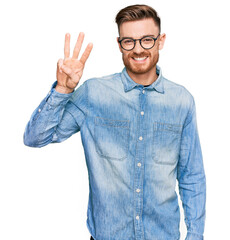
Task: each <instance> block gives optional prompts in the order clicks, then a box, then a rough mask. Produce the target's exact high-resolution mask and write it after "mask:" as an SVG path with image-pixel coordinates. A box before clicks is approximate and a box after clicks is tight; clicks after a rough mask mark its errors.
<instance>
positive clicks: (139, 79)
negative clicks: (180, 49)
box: [126, 66, 158, 85]
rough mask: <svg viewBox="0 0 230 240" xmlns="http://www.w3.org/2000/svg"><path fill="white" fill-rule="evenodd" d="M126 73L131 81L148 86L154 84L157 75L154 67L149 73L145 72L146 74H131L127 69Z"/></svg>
mask: <svg viewBox="0 0 230 240" xmlns="http://www.w3.org/2000/svg"><path fill="white" fill-rule="evenodd" d="M126 70H127V73H128V75H129V76H130V77H131V78H132V80H133V81H134V82H136V83H138V84H141V85H150V84H152V83H153V82H155V81H156V80H157V78H158V75H157V73H156V66H155V67H154V68H152V69H151V70H150V71H148V72H146V73H140V74H139V73H133V72H131V71H129V70H128V69H126Z"/></svg>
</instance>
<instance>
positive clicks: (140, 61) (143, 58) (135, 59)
mask: <svg viewBox="0 0 230 240" xmlns="http://www.w3.org/2000/svg"><path fill="white" fill-rule="evenodd" d="M147 58H148V56H147V57H132V59H133V60H134V61H135V62H137V63H144V62H145V61H146V59H147Z"/></svg>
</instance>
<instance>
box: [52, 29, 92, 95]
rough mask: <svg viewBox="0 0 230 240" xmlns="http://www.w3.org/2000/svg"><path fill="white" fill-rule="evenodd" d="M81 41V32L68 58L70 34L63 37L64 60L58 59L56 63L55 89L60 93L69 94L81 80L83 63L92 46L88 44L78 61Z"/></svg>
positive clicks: (82, 38) (82, 35)
mask: <svg viewBox="0 0 230 240" xmlns="http://www.w3.org/2000/svg"><path fill="white" fill-rule="evenodd" d="M83 40H84V33H82V32H81V33H79V36H78V39H77V42H76V45H75V48H74V51H73V56H72V57H70V34H69V33H67V34H66V35H65V47H64V59H59V61H58V63H57V86H56V87H55V89H56V90H57V91H58V92H60V93H71V92H72V91H73V90H74V88H75V87H76V86H77V84H78V82H79V81H80V79H81V76H82V74H83V69H84V67H85V62H86V60H87V59H88V57H89V55H90V52H91V50H92V48H93V44H92V43H89V44H88V45H87V47H86V49H85V51H84V53H83V54H82V56H81V58H80V60H78V55H79V53H80V50H81V47H82V43H83Z"/></svg>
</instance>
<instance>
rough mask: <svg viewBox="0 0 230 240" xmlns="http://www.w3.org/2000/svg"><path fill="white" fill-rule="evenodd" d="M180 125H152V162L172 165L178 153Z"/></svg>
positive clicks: (156, 123) (176, 159)
mask: <svg viewBox="0 0 230 240" xmlns="http://www.w3.org/2000/svg"><path fill="white" fill-rule="evenodd" d="M181 131H182V125H177V124H169V123H160V122H155V123H154V124H153V147H152V155H153V160H154V162H156V163H159V164H168V165H174V164H176V163H177V161H178V157H179V151H180V141H181Z"/></svg>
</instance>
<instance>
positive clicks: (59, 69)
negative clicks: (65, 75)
mask: <svg viewBox="0 0 230 240" xmlns="http://www.w3.org/2000/svg"><path fill="white" fill-rule="evenodd" d="M62 65H63V59H59V60H58V63H57V68H58V71H59V72H60V73H62V70H61V66H62Z"/></svg>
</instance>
